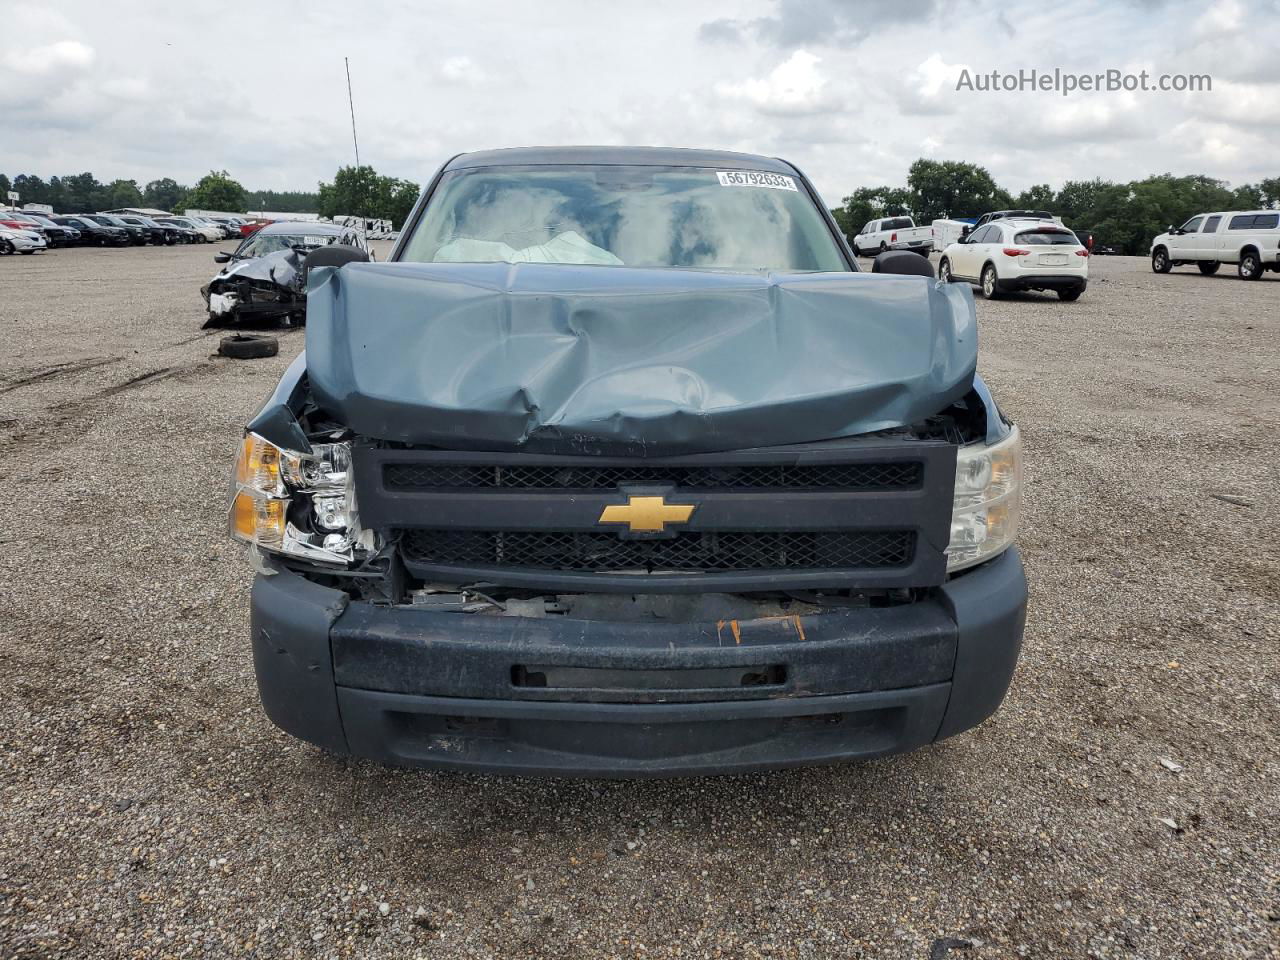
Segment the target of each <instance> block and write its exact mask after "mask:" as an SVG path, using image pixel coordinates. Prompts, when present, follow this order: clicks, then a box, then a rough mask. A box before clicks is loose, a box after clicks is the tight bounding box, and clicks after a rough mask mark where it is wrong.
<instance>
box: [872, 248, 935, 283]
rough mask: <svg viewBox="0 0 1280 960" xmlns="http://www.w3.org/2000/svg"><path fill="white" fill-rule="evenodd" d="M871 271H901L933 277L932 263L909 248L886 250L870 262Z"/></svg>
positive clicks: (908, 274) (916, 275) (914, 275)
mask: <svg viewBox="0 0 1280 960" xmlns="http://www.w3.org/2000/svg"><path fill="white" fill-rule="evenodd" d="M871 272H872V273H901V274H906V275H907V276H913V277H928V278H929V279H931V280H932V279H933V277H934V273H933V264H932V263H930V262H929V261H928V259H926V258H925V257H922V256H920V254H918V253H912V252H911V251H910V250H886V251H885V252H884V253H882V254H880V255H879V256H877V257H876V259H875V262H874V263H872V264H871Z"/></svg>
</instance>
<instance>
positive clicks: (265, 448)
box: [230, 433, 367, 563]
mask: <svg viewBox="0 0 1280 960" xmlns="http://www.w3.org/2000/svg"><path fill="white" fill-rule="evenodd" d="M230 521H231V535H232V536H233V537H235V538H236V539H237V540H243V541H245V542H246V543H250V544H253V545H254V546H256V547H260V548H261V549H263V550H270V551H273V552H275V553H284V554H289V555H291V556H296V557H305V558H306V559H308V560H316V561H319V562H321V563H349V562H350V561H351V560H352V559H353V557H354V550H355V548H356V546H357V542H358V541H359V540H360V539H361V535H362V533H361V530H360V528H359V525H358V523H357V519H356V512H355V497H354V490H353V487H352V483H351V446H350V445H349V444H346V443H317V444H312V447H311V452H310V453H298V452H296V451H293V450H285V449H282V448H280V447H277V446H276V445H275V444H273V443H271V442H269V441H267V440H264V439H263V438H262V437H260V436H258V435H257V434H254V433H249V434H246V435H245V438H244V442H243V443H241V445H240V453H239V455H238V456H237V458H236V470H235V477H234V480H233V488H232V493H231V518H230ZM366 546H367V545H366Z"/></svg>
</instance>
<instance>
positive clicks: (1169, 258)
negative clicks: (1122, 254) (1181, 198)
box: [1151, 210, 1280, 280]
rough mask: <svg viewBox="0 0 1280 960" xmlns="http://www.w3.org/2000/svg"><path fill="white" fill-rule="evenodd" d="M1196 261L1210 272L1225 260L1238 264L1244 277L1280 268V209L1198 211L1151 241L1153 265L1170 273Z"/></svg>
mask: <svg viewBox="0 0 1280 960" xmlns="http://www.w3.org/2000/svg"><path fill="white" fill-rule="evenodd" d="M1184 263H1194V264H1195V265H1196V266H1198V267H1199V268H1200V272H1201V273H1203V274H1205V275H1206V276H1209V275H1211V274H1215V273H1217V272H1218V267H1219V266H1220V265H1222V264H1224V263H1234V264H1236V273H1237V274H1239V276H1240V279H1241V280H1258V279H1261V277H1262V275H1263V273H1265V272H1266V271H1268V270H1278V271H1280V212H1277V211H1275V210H1228V211H1226V212H1224V213H1198V214H1196V215H1195V216H1194V217H1192V218H1191V219H1190V220H1188V221H1187V222H1186V223H1184V224H1183V225H1182V226H1180V227H1172V226H1171V227H1170V228H1169V230H1168V232H1167V233H1162V234H1160V236H1158V237H1156V238H1155V239H1154V240H1152V241H1151V269H1152V270H1154V271H1155V272H1156V273H1168V272H1169V271H1170V270H1172V269H1173V268H1174V267H1180V266H1182V265H1183V264H1184Z"/></svg>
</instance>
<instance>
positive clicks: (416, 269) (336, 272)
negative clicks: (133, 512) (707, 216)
mask: <svg viewBox="0 0 1280 960" xmlns="http://www.w3.org/2000/svg"><path fill="white" fill-rule="evenodd" d="M308 287H309V289H308V299H307V335H306V336H307V371H308V378H309V381H310V385H311V390H312V393H313V395H314V397H315V398H316V400H317V402H318V403H319V404H320V405H321V406H322V407H323V408H324V409H325V410H327V411H328V412H329V413H330V414H332V415H333V416H334V417H336V418H337V419H339V420H340V421H341V422H343V423H345V424H346V425H347V426H349V427H350V428H351V429H352V430H354V431H355V432H357V433H359V434H362V435H365V436H369V437H373V438H378V439H383V440H389V441H399V442H404V443H419V444H431V445H437V446H445V447H453V448H458V449H477V450H480V449H483V450H526V451H530V452H559V453H591V452H623V451H625V452H630V453H634V454H641V455H643V454H646V453H647V454H652V455H671V454H679V453H696V452H710V451H716V450H728V449H737V448H742V447H753V446H768V445H774V444H785V443H802V442H810V441H815V440H824V439H828V438H832V437H841V436H851V435H855V434H859V433H867V432H870V431H874V430H881V429H886V428H891V427H897V426H903V425H906V424H909V423H913V422H916V421H918V420H921V419H923V418H925V417H927V416H930V415H931V414H934V413H936V412H938V411H939V410H940V409H941V408H943V407H945V406H946V405H947V404H948V403H950V402H952V401H954V400H956V399H959V398H960V397H961V396H963V395H964V394H965V393H967V392H968V391H969V389H970V387H971V386H972V383H973V376H974V368H975V365H976V361H977V331H976V325H975V321H974V307H973V298H972V295H971V294H967V293H966V292H965V291H964V290H963V289H962V287H961V286H959V285H947V284H938V283H936V282H934V281H932V280H928V279H926V278H923V277H914V276H896V275H885V274H867V273H820V274H760V275H757V274H727V273H720V272H711V271H698V270H673V269H645V268H632V267H611V266H567V265H562V264H555V265H547V264H516V265H511V264H505V263H500V264H475V263H465V264H464V263H447V264H446V263H437V264H406V263H388V264H365V263H356V264H348V265H346V266H343V267H341V268H335V267H322V268H315V269H313V270H311V271H310V277H309V283H308Z"/></svg>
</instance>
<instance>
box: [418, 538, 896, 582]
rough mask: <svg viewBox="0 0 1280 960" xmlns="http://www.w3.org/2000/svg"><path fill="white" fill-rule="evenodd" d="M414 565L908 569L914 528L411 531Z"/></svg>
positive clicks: (563, 568) (579, 568)
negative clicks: (659, 535)
mask: <svg viewBox="0 0 1280 960" xmlns="http://www.w3.org/2000/svg"><path fill="white" fill-rule="evenodd" d="M400 543H401V548H402V550H403V553H404V557H405V560H406V561H407V562H409V563H418V564H427V565H433V566H458V567H523V568H536V569H541V570H561V571H601V572H603V571H611V570H643V571H646V572H650V573H652V572H656V571H665V570H672V571H685V572H690V571H700V572H712V571H742V570H786V569H808V570H819V569H822V570H830V569H857V568H862V569H866V568H886V567H901V566H906V565H907V564H909V563H910V562H911V560H912V557H913V554H914V552H915V533H914V532H913V531H892V532H867V533H811V532H802V533H794V532H758V531H753V532H750V533H732V532H723V531H717V532H694V531H687V532H683V533H679V534H677V535H676V536H675V537H674V538H671V539H664V540H624V539H620V538H619V537H618V535H617V534H616V533H577V532H563V531H510V532H506V531H481V530H407V531H405V532H404V534H403V537H402V539H401V541H400Z"/></svg>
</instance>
